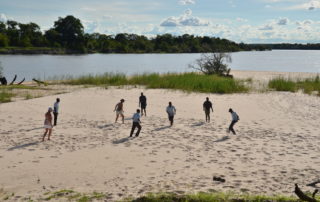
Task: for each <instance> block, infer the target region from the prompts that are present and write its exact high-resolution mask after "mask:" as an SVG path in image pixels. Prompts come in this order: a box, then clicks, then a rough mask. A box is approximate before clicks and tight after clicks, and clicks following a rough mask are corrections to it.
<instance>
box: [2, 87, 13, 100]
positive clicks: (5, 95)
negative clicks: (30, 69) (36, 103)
mask: <svg viewBox="0 0 320 202" xmlns="http://www.w3.org/2000/svg"><path fill="white" fill-rule="evenodd" d="M12 97H14V94H13V93H11V92H8V91H5V90H2V91H0V103H6V102H11V98H12Z"/></svg>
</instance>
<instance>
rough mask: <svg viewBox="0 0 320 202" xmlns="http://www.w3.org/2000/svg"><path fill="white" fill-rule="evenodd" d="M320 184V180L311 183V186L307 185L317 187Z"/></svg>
mask: <svg viewBox="0 0 320 202" xmlns="http://www.w3.org/2000/svg"><path fill="white" fill-rule="evenodd" d="M319 183H320V180H318V181H315V182H312V183H310V184H307V186H309V187H316V185H317V184H319Z"/></svg>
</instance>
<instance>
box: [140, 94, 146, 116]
mask: <svg viewBox="0 0 320 202" xmlns="http://www.w3.org/2000/svg"><path fill="white" fill-rule="evenodd" d="M139 107H141V116H143V111H144V115H145V116H147V112H146V107H147V97H146V96H145V95H143V93H141V96H140V97H139Z"/></svg>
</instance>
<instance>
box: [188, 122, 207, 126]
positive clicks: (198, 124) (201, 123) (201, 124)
mask: <svg viewBox="0 0 320 202" xmlns="http://www.w3.org/2000/svg"><path fill="white" fill-rule="evenodd" d="M204 124H205V122H203V121H201V122H199V123H193V124H192V125H191V127H199V126H203V125H204Z"/></svg>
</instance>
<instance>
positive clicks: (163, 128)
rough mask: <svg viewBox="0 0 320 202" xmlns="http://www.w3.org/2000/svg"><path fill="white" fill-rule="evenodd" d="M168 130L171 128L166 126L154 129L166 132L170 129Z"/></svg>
mask: <svg viewBox="0 0 320 202" xmlns="http://www.w3.org/2000/svg"><path fill="white" fill-rule="evenodd" d="M168 128H171V126H164V127H161V128H156V129H154V131H160V130H165V129H168Z"/></svg>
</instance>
